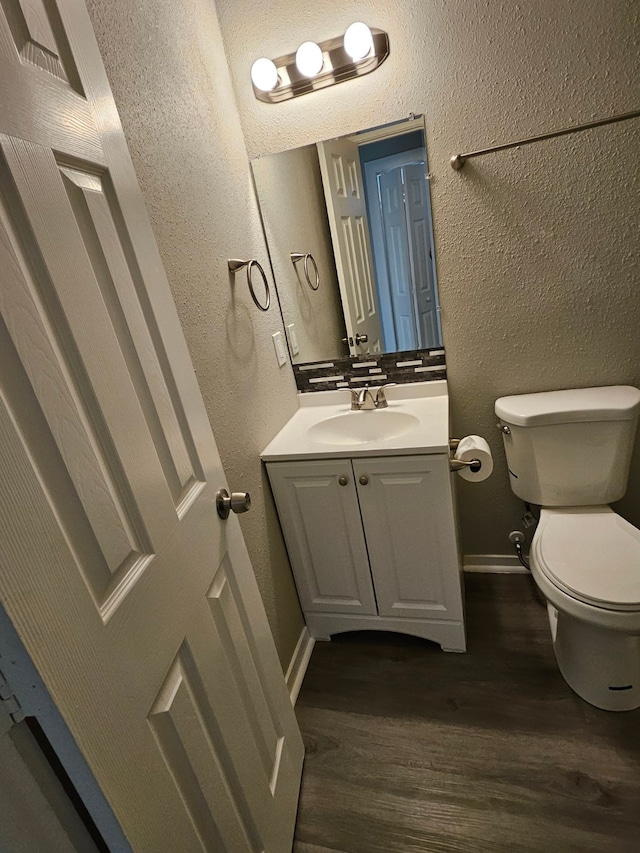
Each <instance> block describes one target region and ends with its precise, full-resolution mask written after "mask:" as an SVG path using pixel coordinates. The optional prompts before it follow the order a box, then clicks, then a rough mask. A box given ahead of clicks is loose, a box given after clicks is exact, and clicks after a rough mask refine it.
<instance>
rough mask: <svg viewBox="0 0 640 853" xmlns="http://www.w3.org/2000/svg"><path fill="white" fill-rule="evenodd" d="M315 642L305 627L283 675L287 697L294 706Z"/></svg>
mask: <svg viewBox="0 0 640 853" xmlns="http://www.w3.org/2000/svg"><path fill="white" fill-rule="evenodd" d="M315 642H316V641H315V640H314V639H313V637H312V636H311V634H310V633H309V630H308V628H307V626H306V625H305V626H304V628H303V629H302V631H301V632H300V637H299V638H298V642H297V643H296V647H295V649H294V650H293V654H292V655H291V660H290V662H289V666H288V667H287V674H286V675H285V681H286V682H287V687H288V688H289V696H290V697H291V704H292V705H295V704H296V700H297V698H298V693H299V692H300V688H301V687H302V680H303V678H304V676H305V673H306V671H307V667H308V666H309V658H310V657H311V652H312V651H313V647H314V645H315Z"/></svg>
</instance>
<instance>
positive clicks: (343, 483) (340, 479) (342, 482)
mask: <svg viewBox="0 0 640 853" xmlns="http://www.w3.org/2000/svg"><path fill="white" fill-rule="evenodd" d="M338 482H339V483H340V485H341V486H346V485H347V483H348V482H349V478H348V477H345V476H344V474H343V475H342V477H338Z"/></svg>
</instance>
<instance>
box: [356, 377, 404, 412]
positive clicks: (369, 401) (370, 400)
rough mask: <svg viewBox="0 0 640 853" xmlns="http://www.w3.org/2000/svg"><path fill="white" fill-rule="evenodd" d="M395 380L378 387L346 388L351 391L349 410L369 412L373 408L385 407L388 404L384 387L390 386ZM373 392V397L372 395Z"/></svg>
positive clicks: (394, 383)
mask: <svg viewBox="0 0 640 853" xmlns="http://www.w3.org/2000/svg"><path fill="white" fill-rule="evenodd" d="M397 384H398V383H397V382H387V383H386V385H380V387H379V388H369V386H368V385H365V387H364V388H348V389H347V390H348V391H350V392H351V410H352V411H354V412H369V411H372V410H373V409H386V408H387V406H388V405H389V403H388V401H387V397H386V394H385V388H392V387H393V386H394V385H397ZM374 392H375V397H374V396H373V395H374Z"/></svg>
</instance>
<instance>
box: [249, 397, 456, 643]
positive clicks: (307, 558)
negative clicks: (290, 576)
mask: <svg viewBox="0 0 640 853" xmlns="http://www.w3.org/2000/svg"><path fill="white" fill-rule="evenodd" d="M388 399H389V406H388V408H385V409H382V410H376V411H359V412H352V411H350V407H349V395H348V393H347V392H346V391H329V392H319V393H312V394H305V395H301V405H300V408H299V410H298V411H297V412H296V414H295V415H294V416H293V417H292V418H291V420H290V421H289V422H288V423H287V424H286V425H285V427H284V428H283V429H282V430H281V432H280V433H279V434H278V435H277V436H276V437H275V439H274V440H273V441H272V442H271V443H270V444H269V446H268V447H267V448H266V449H265V451H264V452H263V454H262V458H263V460H264V461H265V463H266V467H267V471H268V475H269V481H270V483H271V487H272V490H273V494H274V497H275V502H276V506H277V509H278V515H279V517H280V522H281V525H282V530H283V533H284V537H285V541H286V544H287V549H288V552H289V557H290V560H291V564H292V567H293V572H294V575H295V581H296V586H297V589H298V594H299V597H300V602H301V605H302V609H303V611H304V615H305V620H306V623H307V626H308V628H309V632H310V633H311V636H312V637H314V638H316V639H328V638H329V637H330V636H331V635H332V634H335V633H340V632H343V631H353V630H386V631H398V632H401V633H406V634H413V635H416V636H419V637H424V638H426V639H429V640H433V641H435V642H437V643H439V644H440V645H441V646H442V648H443V649H445V650H448V651H459V652H462V651H465V648H466V645H465V629H464V611H463V587H462V573H461V560H460V552H459V547H458V537H457V526H456V513H455V495H454V484H453V480H452V478H453V475H452V474H451V472H450V467H449V417H448V397H447V390H446V382H444V381H439V382H428V383H416V384H412V385H408V384H407V385H400V386H397V387H396V388H392V389H389V391H388Z"/></svg>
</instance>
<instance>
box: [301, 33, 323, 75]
mask: <svg viewBox="0 0 640 853" xmlns="http://www.w3.org/2000/svg"><path fill="white" fill-rule="evenodd" d="M323 61H324V60H323V58H322V50H321V49H320V46H319V45H317V44H316V43H315V42H314V41H305V42H303V43H302V44H301V45H300V47H299V48H298V50H297V51H296V66H297V67H298V71H299V72H300V73H301V74H304V76H305V77H315V75H316V74H318V72H319V71H321V70H322V65H323Z"/></svg>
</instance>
